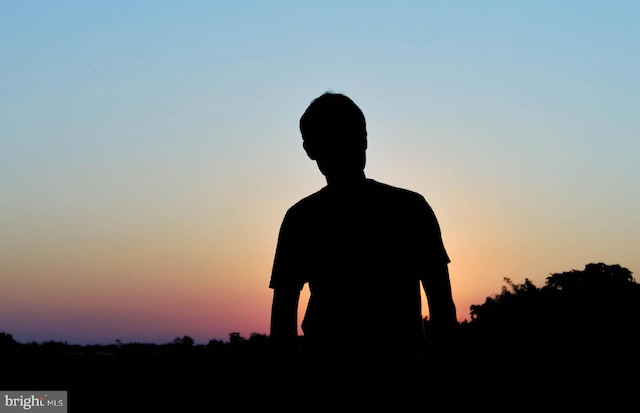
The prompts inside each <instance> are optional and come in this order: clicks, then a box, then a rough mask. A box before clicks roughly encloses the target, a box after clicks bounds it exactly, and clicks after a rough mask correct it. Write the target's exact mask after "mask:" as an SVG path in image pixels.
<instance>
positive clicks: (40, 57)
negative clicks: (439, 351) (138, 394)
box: [0, 1, 640, 344]
mask: <svg viewBox="0 0 640 413" xmlns="http://www.w3.org/2000/svg"><path fill="white" fill-rule="evenodd" d="M639 17H640V4H639V3H637V2H632V1H628V2H625V1H613V2H579V3H578V2H563V1H560V2H557V1H540V2H535V3H526V4H525V3H521V2H513V3H509V2H497V1H484V2H472V1H460V2H439V3H434V2H420V1H416V2H413V1H399V2H363V1H351V2H349V1H346V2H338V1H335V2H333V1H325V2H317V3H314V4H309V3H308V2H304V3H303V2H300V3H297V2H284V1H283V2H278V1H276V2H210V1H190V2H170V1H153V2H152V1H139V2H126V1H110V2H102V3H95V2H81V1H60V2H45V1H35V2H22V1H14V2H2V3H0V50H2V53H0V63H1V67H2V76H0V113H2V115H1V116H0V194H2V195H1V196H0V285H1V287H0V331H2V332H6V333H10V334H12V335H13V337H14V338H15V339H16V340H18V341H21V342H30V341H37V342H42V341H48V340H55V341H68V342H69V343H79V344H90V343H114V342H115V341H116V340H121V341H122V342H157V343H165V342H170V341H172V340H173V339H174V338H175V337H179V336H180V337H181V336H184V335H188V336H190V337H192V338H194V340H195V341H196V343H206V342H208V340H210V339H222V340H226V339H227V338H228V335H229V333H231V332H240V333H241V334H242V335H243V336H248V335H249V334H251V333H254V332H255V333H262V334H266V333H268V329H269V312H270V305H271V294H272V291H271V290H270V289H269V288H268V284H269V278H270V271H271V265H272V262H273V253H274V249H275V245H276V241H277V235H278V230H279V226H280V223H281V220H282V218H283V216H284V213H285V212H286V210H287V208H288V207H289V206H291V205H292V204H293V203H294V202H296V201H297V200H299V199H300V198H302V197H304V196H306V195H308V194H310V193H312V192H315V191H316V190H318V189H319V188H321V187H322V186H323V185H324V184H325V182H324V179H323V176H322V175H321V174H320V172H319V171H318V169H317V167H316V165H315V164H314V162H312V161H310V160H309V159H308V158H307V157H306V155H305V153H304V151H303V149H302V145H301V138H300V134H299V130H298V120H299V118H300V116H301V114H302V113H303V111H304V109H305V108H306V106H307V105H308V104H309V103H310V101H311V100H312V99H313V98H315V97H317V96H318V95H320V94H322V93H323V92H325V91H327V90H331V91H334V92H340V93H344V94H346V95H348V96H349V97H351V98H352V99H353V100H354V101H355V102H356V103H357V104H358V105H359V106H360V107H361V109H362V110H363V111H364V114H365V116H366V118H367V125H368V132H369V148H368V151H367V167H366V169H365V172H366V174H367V176H368V177H369V178H373V179H376V180H378V181H381V182H385V183H388V184H391V185H395V186H400V187H404V188H408V189H411V190H414V191H417V192H420V193H421V194H423V195H424V196H425V198H426V199H427V201H428V202H429V203H430V204H431V206H432V208H433V209H434V211H435V213H436V215H437V216H438V219H439V222H440V226H441V229H442V234H443V240H444V243H445V246H446V248H447V250H448V253H449V256H450V257H451V261H452V262H451V264H450V267H449V268H450V274H451V281H452V289H453V294H454V298H455V301H456V305H457V308H458V315H459V318H460V320H464V319H469V306H470V305H472V304H480V303H482V302H484V299H485V297H487V296H489V295H493V294H496V293H499V292H500V288H501V287H502V285H503V278H504V277H509V278H511V279H513V280H514V281H516V282H522V281H524V279H525V278H529V279H530V280H532V281H533V282H534V284H536V285H538V286H541V285H543V284H544V280H545V278H546V277H547V276H548V275H549V274H551V273H555V272H562V271H569V270H572V269H583V268H584V266H585V265H586V264H588V263H591V262H604V263H607V264H620V265H622V266H623V267H626V268H628V269H630V270H631V271H632V272H634V273H637V272H638V271H640V249H639V246H640V214H639V213H638V211H640V139H639V137H640V117H639V116H638V113H639V110H640V80H639V77H638V76H637V73H638V68H639V67H640V53H639V52H638V48H637V43H638V40H640V26H639V25H638V24H637V21H638V18H639ZM306 297H308V294H307V292H306V291H305V293H304V295H303V298H306ZM301 307H304V306H301ZM424 308H425V315H426V314H427V311H426V301H425V306H424ZM302 311H304V309H303V308H301V315H302ZM362 312H363V316H366V313H367V309H366V308H363V309H362ZM300 318H301V317H300Z"/></svg>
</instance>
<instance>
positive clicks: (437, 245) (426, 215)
mask: <svg viewBox="0 0 640 413" xmlns="http://www.w3.org/2000/svg"><path fill="white" fill-rule="evenodd" d="M421 209H422V213H421V214H420V215H421V217H422V218H421V221H422V222H421V224H422V225H421V228H422V231H423V237H422V239H423V242H424V244H425V245H423V246H422V248H423V251H424V252H423V253H424V254H425V255H426V256H427V261H428V263H427V265H429V264H432V265H433V264H436V265H437V264H448V263H450V262H451V259H450V258H449V254H447V250H446V248H445V246H444V242H443V241H442V232H441V231H440V224H439V223H438V219H437V218H436V214H435V213H434V212H433V209H432V208H431V206H430V205H429V204H428V203H427V201H426V200H425V199H424V198H423V197H421Z"/></svg>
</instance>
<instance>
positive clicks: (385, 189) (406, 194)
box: [369, 179, 425, 202]
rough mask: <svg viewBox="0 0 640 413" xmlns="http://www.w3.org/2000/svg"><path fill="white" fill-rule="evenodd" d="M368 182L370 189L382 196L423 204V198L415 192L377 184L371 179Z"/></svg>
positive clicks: (380, 183) (381, 183)
mask: <svg viewBox="0 0 640 413" xmlns="http://www.w3.org/2000/svg"><path fill="white" fill-rule="evenodd" d="M369 182H370V184H371V186H372V188H374V190H375V191H376V192H379V193H380V194H382V195H383V196H388V197H394V198H397V199H398V200H406V201H407V202H425V199H424V197H423V196H422V195H421V194H420V193H418V192H416V191H412V190H410V189H406V188H401V187H398V186H393V185H389V184H386V183H383V182H378V181H376V180H373V179H370V180H369Z"/></svg>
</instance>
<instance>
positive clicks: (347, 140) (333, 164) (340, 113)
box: [300, 92, 367, 180]
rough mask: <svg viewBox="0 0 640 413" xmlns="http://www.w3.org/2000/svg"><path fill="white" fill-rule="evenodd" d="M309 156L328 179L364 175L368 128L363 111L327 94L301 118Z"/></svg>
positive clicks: (348, 100)
mask: <svg viewBox="0 0 640 413" xmlns="http://www.w3.org/2000/svg"><path fill="white" fill-rule="evenodd" d="M300 132H301V134H302V139H303V146H304V149H305V151H306V152H307V155H308V156H309V158H311V159H312V160H314V161H316V162H317V163H318V167H319V168H320V171H321V172H322V173H323V174H324V175H325V176H327V179H330V178H335V179H336V180H338V179H341V178H349V177H352V176H354V175H358V174H359V175H361V174H362V171H363V170H364V166H365V162H366V157H365V151H366V149H367V126H366V121H365V118H364V114H363V113H362V111H361V110H360V108H359V107H358V106H357V105H356V104H355V103H354V102H353V101H352V100H351V99H349V98H348V97H347V96H345V95H342V94H339V93H329V92H327V93H325V94H323V95H321V96H320V97H318V98H316V99H314V100H313V101H312V102H311V104H310V105H309V107H308V108H307V110H306V111H305V112H304V114H303V115H302V117H301V118H300Z"/></svg>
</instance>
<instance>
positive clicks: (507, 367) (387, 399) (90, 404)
mask: <svg viewBox="0 0 640 413" xmlns="http://www.w3.org/2000/svg"><path fill="white" fill-rule="evenodd" d="M569 345H571V346H573V348H571V347H567V346H569ZM41 347H42V346H40V347H34V346H31V347H29V346H18V347H16V348H13V349H10V350H6V349H5V350H3V352H2V353H1V354H2V356H1V362H2V373H1V386H0V387H1V389H2V390H66V391H67V392H68V408H69V410H68V411H69V412H96V411H123V412H134V411H154V410H155V409H156V408H161V409H162V411H181V412H191V411H219V410H231V409H233V410H239V411H249V410H251V411H255V410H257V409H260V410H266V409H271V408H279V407H282V408H295V409H296V410H299V409H303V410H305V409H311V410H313V411H320V409H325V408H326V409H332V410H342V408H347V409H350V410H351V409H358V411H361V409H369V408H378V407H379V408H384V409H387V408H392V409H393V411H411V410H414V409H415V410H423V409H426V410H428V409H429V408H433V409H432V410H433V411H442V410H445V409H446V410H449V409H456V410H460V409H467V408H474V409H476V408H478V409H479V408H491V409H493V410H509V411H521V410H530V409H532V408H544V409H545V411H547V410H550V411H557V410H564V409H571V411H574V410H575V409H578V408H583V407H590V406H597V407H598V408H606V410H607V411H630V410H636V409H637V407H638V397H637V395H638V394H640V393H638V392H639V391H640V387H639V385H640V381H639V380H638V375H639V373H640V371H639V370H638V367H639V366H640V363H638V356H637V354H638V351H637V348H635V347H629V346H625V345H624V344H623V343H616V344H615V345H601V344H597V343H596V344H594V343H591V344H585V345H583V346H582V348H577V347H576V344H575V343H556V345H555V347H554V348H540V347H539V346H535V347H534V346H522V345H520V346H514V343H512V342H503V345H501V343H500V342H498V341H495V340H494V341H492V342H491V343H485V344H484V345H483V344H482V343H480V342H478V341H475V342H467V343H465V342H462V341H461V342H458V343H456V344H455V345H453V346H451V347H450V348H449V350H447V351H442V350H440V351H438V352H437V353H436V352H431V355H429V353H427V357H425V359H423V360H416V361H415V363H411V364H409V365H403V366H393V365H392V364H382V363H379V362H378V361H377V360H376V359H375V357H371V358H369V359H367V361H366V362H364V363H362V364H359V365H357V366H356V365H348V363H347V365H345V364H341V363H335V364H331V363H328V364H322V365H317V364H314V363H313V362H312V361H311V360H308V359H306V358H305V357H304V355H303V353H302V352H300V353H296V354H293V355H291V354H290V355H282V354H276V353H274V352H272V351H271V350H270V349H269V348H268V346H262V347H256V348H251V347H249V346H245V347H244V348H235V349H232V348H225V349H217V350H212V349H208V348H206V347H205V346H192V347H188V348H186V347H181V346H173V347H171V346H165V347H154V346H142V347H140V346H138V347H137V348H134V349H131V348H129V349H128V350H127V349H126V347H125V348H124V349H118V350H117V351H107V352H105V351H97V350H102V349H96V348H84V349H81V350H82V351H77V350H78V349H77V348H76V349H73V350H76V351H73V352H69V351H67V350H69V349H66V348H64V347H59V348H57V349H54V350H52V349H43V348H41ZM445 406H446V407H445Z"/></svg>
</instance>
